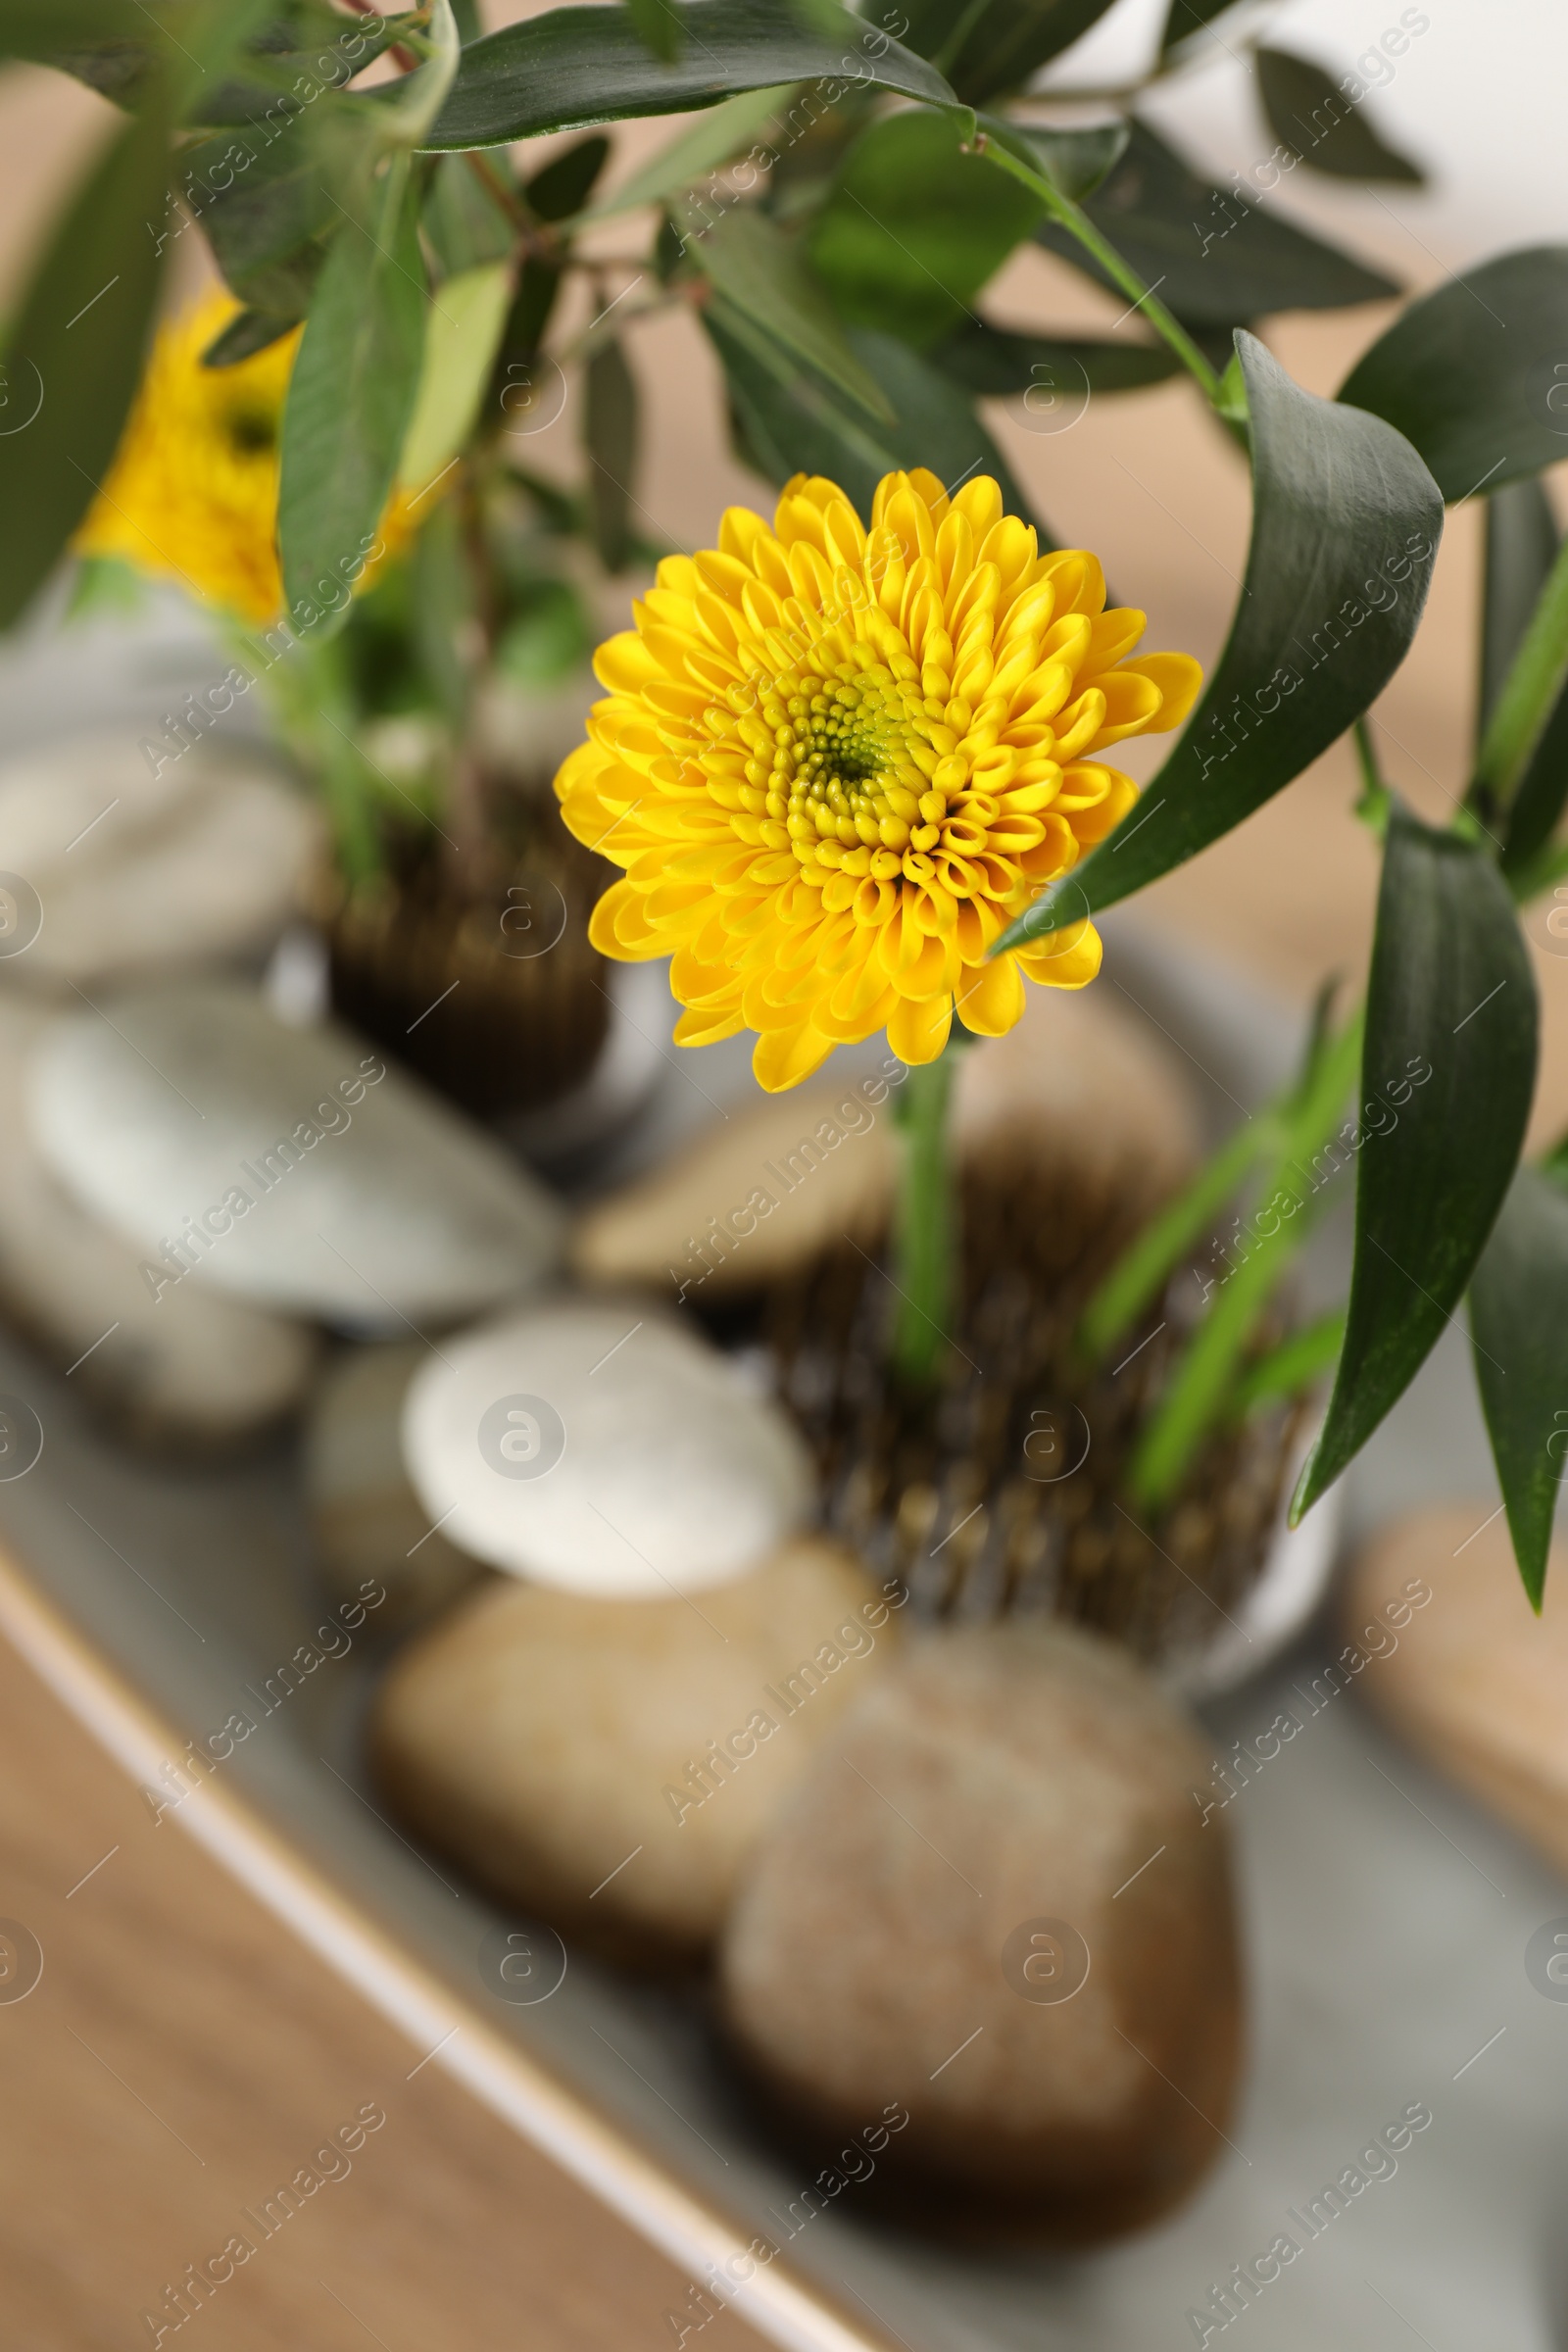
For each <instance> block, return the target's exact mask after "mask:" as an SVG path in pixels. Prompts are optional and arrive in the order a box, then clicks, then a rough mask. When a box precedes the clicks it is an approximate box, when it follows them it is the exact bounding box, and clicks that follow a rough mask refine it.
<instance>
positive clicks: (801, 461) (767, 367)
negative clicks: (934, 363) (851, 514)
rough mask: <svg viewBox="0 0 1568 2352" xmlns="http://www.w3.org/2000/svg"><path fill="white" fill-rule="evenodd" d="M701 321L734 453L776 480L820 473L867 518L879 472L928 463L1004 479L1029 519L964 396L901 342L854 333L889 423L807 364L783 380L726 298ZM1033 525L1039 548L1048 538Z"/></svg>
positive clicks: (1016, 508) (951, 477)
mask: <svg viewBox="0 0 1568 2352" xmlns="http://www.w3.org/2000/svg"><path fill="white" fill-rule="evenodd" d="M703 323H704V325H705V326H706V327H707V328H708V331H709V334H710V335H711V338H712V341H713V344H714V347H715V349H716V350H717V352H718V355H719V358H720V359H721V360H722V361H723V363H724V374H725V378H726V381H727V384H728V387H729V395H730V402H731V408H732V412H733V416H734V418H735V421H736V423H737V424H738V426H739V428H740V429H739V433H738V442H739V449H740V454H741V456H742V457H743V458H744V459H745V461H746V462H747V464H749V465H752V466H755V467H756V468H757V470H758V472H760V474H762V475H763V476H764V478H765V479H766V480H768V481H771V482H772V483H774V484H775V485H776V486H778V487H782V485H783V484H784V483H785V482H787V481H788V480H789V478H790V476H791V474H792V473H820V474H826V475H827V476H828V478H829V479H830V480H832V481H835V482H837V483H838V484H839V486H840V488H841V489H843V490H844V491H845V492H846V493H847V494H848V496H849V497H850V499H851V500H852V501H853V503H854V505H855V507H856V508H857V510H858V513H859V515H860V516H861V518H862V519H863V520H868V519H869V517H870V513H871V499H872V495H873V493H874V491H875V489H876V486H877V483H878V482H879V481H880V480H881V479H882V476H883V475H884V474H885V473H892V472H895V471H897V470H898V469H900V468H906V469H907V468H908V467H910V466H928V467H929V468H930V469H931V471H932V472H933V473H936V474H938V475H940V477H941V479H942V480H943V481H944V482H947V483H950V484H951V485H953V486H954V487H955V488H956V486H957V484H958V483H959V482H961V481H966V480H967V479H968V477H969V476H970V475H971V474H974V473H981V472H984V473H989V474H991V475H993V476H994V477H995V479H996V480H997V481H998V482H999V483H1000V484H1001V486H1002V495H1003V497H1004V499H1005V502H1006V505H1007V508H1008V511H1009V512H1010V513H1012V514H1014V515H1023V516H1025V517H1026V518H1029V503H1028V500H1027V499H1026V498H1025V496H1024V494H1023V491H1022V490H1021V488H1020V487H1019V485H1018V483H1017V481H1016V480H1015V478H1014V476H1013V473H1012V470H1011V468H1010V467H1009V466H1008V465H1007V462H1006V460H1005V458H1004V456H1003V455H1002V452H1001V451H1000V450H999V449H998V447H997V445H996V443H995V442H994V441H993V440H992V438H991V436H990V434H989V433H988V432H987V431H986V429H985V426H984V425H983V424H982V423H981V422H980V420H979V418H978V417H976V416H975V413H974V411H973V409H972V408H971V407H970V405H969V403H968V401H967V400H966V399H965V398H964V396H963V394H962V393H961V392H959V391H957V390H956V387H955V386H954V385H952V384H951V383H949V382H948V380H947V378H946V377H945V376H942V375H939V374H938V373H937V371H936V369H935V368H932V367H930V366H929V365H928V364H927V363H926V362H925V361H924V360H922V359H920V358H919V357H918V355H917V354H916V353H914V352H912V351H910V349H909V348H908V346H907V344H905V343H899V342H897V341H895V340H894V338H893V337H892V336H891V335H878V334H875V333H873V332H872V331H871V330H870V329H869V328H864V327H860V328H855V329H853V330H852V331H851V335H850V342H851V345H852V346H853V348H854V350H855V351H856V353H857V355H858V357H859V359H861V360H862V361H863V362H864V364H865V366H866V367H867V368H869V369H870V371H871V373H872V374H873V375H874V376H875V377H876V380H877V382H878V383H879V384H880V385H881V386H882V388H883V390H884V391H885V392H886V394H887V396H888V398H889V400H890V401H891V403H892V405H893V408H894V410H895V412H896V417H897V421H896V422H895V423H893V424H891V425H890V424H882V423H878V422H876V421H875V420H873V419H872V418H870V417H866V416H865V415H863V414H862V412H861V411H859V410H858V409H854V408H852V407H851V406H850V404H849V403H848V402H847V401H846V400H845V399H844V398H843V396H842V395H841V394H840V393H838V392H837V391H835V390H834V388H833V386H832V385H831V384H828V383H825V382H824V381H823V380H822V378H821V377H820V376H817V375H814V374H812V373H810V372H809V371H808V370H806V369H805V368H803V369H801V370H800V371H799V372H798V373H797V374H796V375H794V376H793V377H792V379H791V380H790V381H789V382H788V383H785V382H781V381H780V379H779V376H778V374H777V373H776V372H775V369H774V368H773V366H772V365H771V364H770V360H771V355H770V354H769V353H768V352H766V351H765V350H763V351H761V352H760V351H759V340H760V339H759V338H758V337H757V335H756V333H755V331H754V330H753V329H752V327H751V324H750V321H749V320H747V319H745V318H743V317H742V316H741V315H740V314H739V313H737V312H732V311H729V310H728V309H727V307H726V306H725V305H724V304H723V303H721V302H712V303H710V304H709V305H708V308H707V310H706V311H705V313H704V315H703ZM1037 528H1040V544H1041V546H1042V547H1050V546H1052V545H1054V541H1053V540H1052V539H1051V538H1050V536H1049V534H1048V533H1047V532H1046V531H1045V530H1044V528H1041V527H1040V526H1039V525H1038V524H1037Z"/></svg>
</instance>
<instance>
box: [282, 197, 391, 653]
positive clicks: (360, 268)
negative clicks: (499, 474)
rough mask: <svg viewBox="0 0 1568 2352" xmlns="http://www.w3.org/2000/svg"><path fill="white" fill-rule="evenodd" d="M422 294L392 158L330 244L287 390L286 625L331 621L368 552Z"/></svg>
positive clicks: (387, 483)
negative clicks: (339, 588) (368, 199)
mask: <svg viewBox="0 0 1568 2352" xmlns="http://www.w3.org/2000/svg"><path fill="white" fill-rule="evenodd" d="M424 296H425V287H424V264H423V261H422V260H421V258H420V253H419V232H418V198H417V191H416V189H415V188H414V186H413V184H412V178H411V173H410V170H409V165H408V161H407V159H406V158H403V157H395V158H394V159H393V160H392V162H391V163H390V164H389V166H388V167H387V170H386V172H385V173H384V175H383V177H382V179H381V181H380V183H379V186H378V188H377V191H376V200H375V205H374V208H373V210H372V212H371V214H370V218H369V220H368V221H367V222H364V223H362V222H361V221H357V220H345V221H343V223H342V225H341V226H340V228H339V230H338V233H337V235H336V236H335V237H334V238H333V240H332V245H331V249H330V251H329V252H328V254H327V258H326V263H325V266H324V268H323V269H322V271H321V278H320V284H319V288H318V290H317V296H316V300H315V302H314V303H313V304H312V307H311V317H310V321H309V323H308V325H307V326H306V329H305V335H304V339H303V340H302V342H301V344H300V352H299V358H298V359H297V360H296V362H295V364H294V372H293V376H292V378H291V379H290V383H289V393H288V402H287V406H286V407H285V409H284V412H283V459H282V480H281V484H280V488H279V493H278V516H277V519H278V540H279V547H280V552H281V556H282V563H283V586H284V593H285V596H286V598H287V601H288V605H289V609H290V612H291V613H293V614H295V616H296V617H299V616H300V612H301V608H302V607H303V608H304V609H305V611H306V612H313V611H318V610H319V605H320V604H324V605H325V607H326V610H327V612H328V613H339V614H340V613H341V611H342V610H343V609H344V607H343V606H342V605H340V604H339V603H338V601H337V599H336V597H335V596H334V595H333V593H332V584H333V583H334V582H341V581H343V580H345V579H347V580H348V581H350V582H352V581H353V579H355V578H356V577H357V576H358V573H357V571H356V569H355V566H356V565H360V566H363V564H364V561H365V558H366V555H367V553H368V551H369V550H370V548H371V547H372V546H373V544H374V541H375V537H376V531H377V526H378V524H379V522H380V518H381V514H382V510H383V508H384V507H385V505H386V502H387V498H388V496H389V494H390V492H391V489H392V484H393V481H394V479H395V477H396V474H397V466H398V458H399V455H400V453H401V451H402V448H403V441H404V436H405V434H406V433H407V431H408V426H409V419H410V417H411V416H412V415H413V412H414V404H415V399H416V396H417V392H418V388H419V370H420V362H421V359H422V356H423V350H424ZM311 625H314V624H311Z"/></svg>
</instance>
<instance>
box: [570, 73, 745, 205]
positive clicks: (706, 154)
mask: <svg viewBox="0 0 1568 2352" xmlns="http://www.w3.org/2000/svg"><path fill="white" fill-rule="evenodd" d="M790 95H791V89H790V85H789V84H788V83H785V84H784V85H783V87H782V88H777V89H774V88H763V89H760V90H742V91H740V92H739V94H738V95H737V96H736V97H734V98H724V99H721V100H720V102H719V104H718V105H717V106H712V107H710V108H709V109H708V111H707V112H706V113H705V114H703V115H701V116H700V117H699V118H698V120H697V121H696V122H695V123H689V124H688V125H687V127H686V128H685V129H684V130H682V131H679V132H678V133H677V134H676V136H675V137H674V138H673V139H671V140H670V142H669V144H668V146H667V147H661V148H660V150H659V152H658V153H657V154H656V155H652V156H650V157H649V159H648V161H647V163H646V164H644V165H643V166H642V167H641V168H640V169H639V170H638V171H636V172H633V173H632V174H631V176H630V178H629V179H624V180H622V181H621V183H620V185H619V187H618V188H616V190H615V192H614V194H613V196H609V197H606V198H605V200H604V201H603V202H602V203H600V204H596V205H595V206H594V208H593V210H592V211H591V212H590V213H589V214H588V216H587V221H610V220H613V219H614V218H615V216H616V215H617V214H619V213H632V212H635V211H636V210H637V209H638V207H639V206H640V205H644V204H658V203H661V202H662V199H663V198H664V197H666V196H679V195H680V194H681V192H682V191H683V190H684V189H686V188H690V187H694V186H695V185H696V183H697V181H698V180H700V179H706V178H707V177H708V175H709V173H710V172H716V171H717V170H718V167H719V166H720V165H721V164H727V163H728V162H729V160H730V158H731V156H735V155H739V154H740V153H741V152H742V150H743V149H746V148H750V147H751V146H752V145H753V142H754V141H755V140H756V139H757V138H758V137H759V134H760V132H761V131H763V130H765V129H767V127H768V126H769V124H770V123H771V122H772V120H773V117H774V116H775V115H776V114H781V113H782V112H783V111H784V108H785V107H786V106H787V104H788V103H789V99H790ZM771 152H772V150H771V149H769V150H768V153H771ZM587 221H584V222H583V223H581V225H583V226H586V225H587Z"/></svg>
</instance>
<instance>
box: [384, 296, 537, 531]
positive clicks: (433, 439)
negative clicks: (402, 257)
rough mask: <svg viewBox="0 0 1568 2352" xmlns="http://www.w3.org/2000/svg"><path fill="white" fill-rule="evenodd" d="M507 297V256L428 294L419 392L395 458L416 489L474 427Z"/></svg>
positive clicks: (401, 476) (424, 486)
mask: <svg viewBox="0 0 1568 2352" xmlns="http://www.w3.org/2000/svg"><path fill="white" fill-rule="evenodd" d="M511 299H512V271H511V269H510V267H509V265H508V264H507V263H506V262H486V263H485V265H484V266H483V268H482V269H479V270H464V271H463V273H462V274H461V276H458V277H449V278H446V279H445V280H444V281H443V283H442V285H441V289H440V291H439V293H437V294H436V295H434V296H433V297H432V299H431V303H430V308H429V311H428V313H427V315H426V319H425V332H424V365H423V368H422V369H421V372H420V376H419V392H418V398H417V401H416V403H415V409H414V415H413V417H412V418H411V420H410V423H409V429H408V433H407V435H406V437H405V439H404V443H403V455H402V457H401V458H400V460H399V461H398V480H399V481H400V483H401V484H402V486H403V488H404V489H406V490H408V491H410V492H412V493H413V494H414V495H415V496H416V497H418V496H421V495H422V494H423V493H424V492H425V491H427V490H431V489H433V488H434V486H435V484H436V483H437V482H438V481H439V480H440V479H441V477H442V475H443V474H444V473H445V472H446V471H447V470H448V468H449V467H450V466H451V465H452V462H453V460H454V459H455V458H456V457H457V455H458V452H459V451H460V450H461V449H462V447H463V445H464V443H465V442H466V440H467V438H468V435H469V433H470V431H471V430H472V428H473V420H474V418H475V417H477V416H478V414H479V403H480V401H481V400H482V399H483V398H484V393H485V386H486V385H487V384H488V382H489V380H490V369H491V368H492V366H493V365H494V362H495V356H496V352H497V349H498V347H499V345H500V342H501V330H502V328H503V327H504V326H505V325H506V322H507V307H508V305H509V303H510V302H511Z"/></svg>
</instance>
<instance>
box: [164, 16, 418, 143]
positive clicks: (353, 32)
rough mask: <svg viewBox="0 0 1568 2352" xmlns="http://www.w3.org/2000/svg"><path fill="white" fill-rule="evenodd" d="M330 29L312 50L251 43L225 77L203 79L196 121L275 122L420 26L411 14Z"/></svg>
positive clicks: (340, 85)
mask: <svg viewBox="0 0 1568 2352" xmlns="http://www.w3.org/2000/svg"><path fill="white" fill-rule="evenodd" d="M331 23H332V27H333V28H332V30H331V31H330V32H328V33H327V34H326V35H325V38H324V39H323V40H322V41H319V42H317V43H315V44H314V45H312V46H310V47H308V48H300V49H283V50H273V49H270V48H262V49H260V50H259V51H258V49H257V48H256V47H255V46H253V48H252V51H251V54H250V55H249V56H242V57H240V58H237V59H236V60H235V61H234V63H233V66H232V67H231V69H230V70H229V71H228V72H227V73H225V74H224V75H223V76H222V77H217V76H215V77H213V78H212V79H210V80H206V81H203V82H202V83H201V84H200V86H199V87H198V88H197V90H196V91H195V93H194V94H193V96H192V99H191V104H190V108H189V110H188V111H189V113H190V116H191V119H192V121H193V122H196V123H202V124H223V125H226V126H228V127H231V128H236V129H238V128H244V127H254V125H255V124H256V123H258V122H259V121H261V120H263V119H264V118H265V120H266V121H267V122H268V123H270V124H272V125H274V126H276V125H280V124H281V123H286V122H288V121H290V120H292V119H294V118H296V117H298V116H300V115H302V114H304V113H305V112H306V111H307V110H308V109H309V108H310V107H313V106H315V105H316V104H317V102H318V100H319V99H320V98H321V97H322V96H323V95H324V94H325V93H326V92H328V91H330V90H341V89H344V88H346V87H347V85H348V84H349V83H350V82H351V81H353V80H354V78H355V76H356V75H357V74H360V73H364V72H365V70H366V68H367V67H368V66H372V65H374V63H375V61H376V59H377V58H378V57H382V56H384V55H385V53H386V51H387V50H388V49H390V48H392V47H393V46H394V44H395V43H396V41H397V38H398V35H399V34H400V33H401V32H403V31H405V30H409V29H412V28H413V27H414V26H415V25H419V23H420V20H419V18H418V17H417V15H416V16H414V17H412V18H410V17H385V18H365V19H361V20H360V21H359V22H357V23H356V22H354V21H352V20H345V19H343V18H341V17H338V18H335V19H333V20H331Z"/></svg>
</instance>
